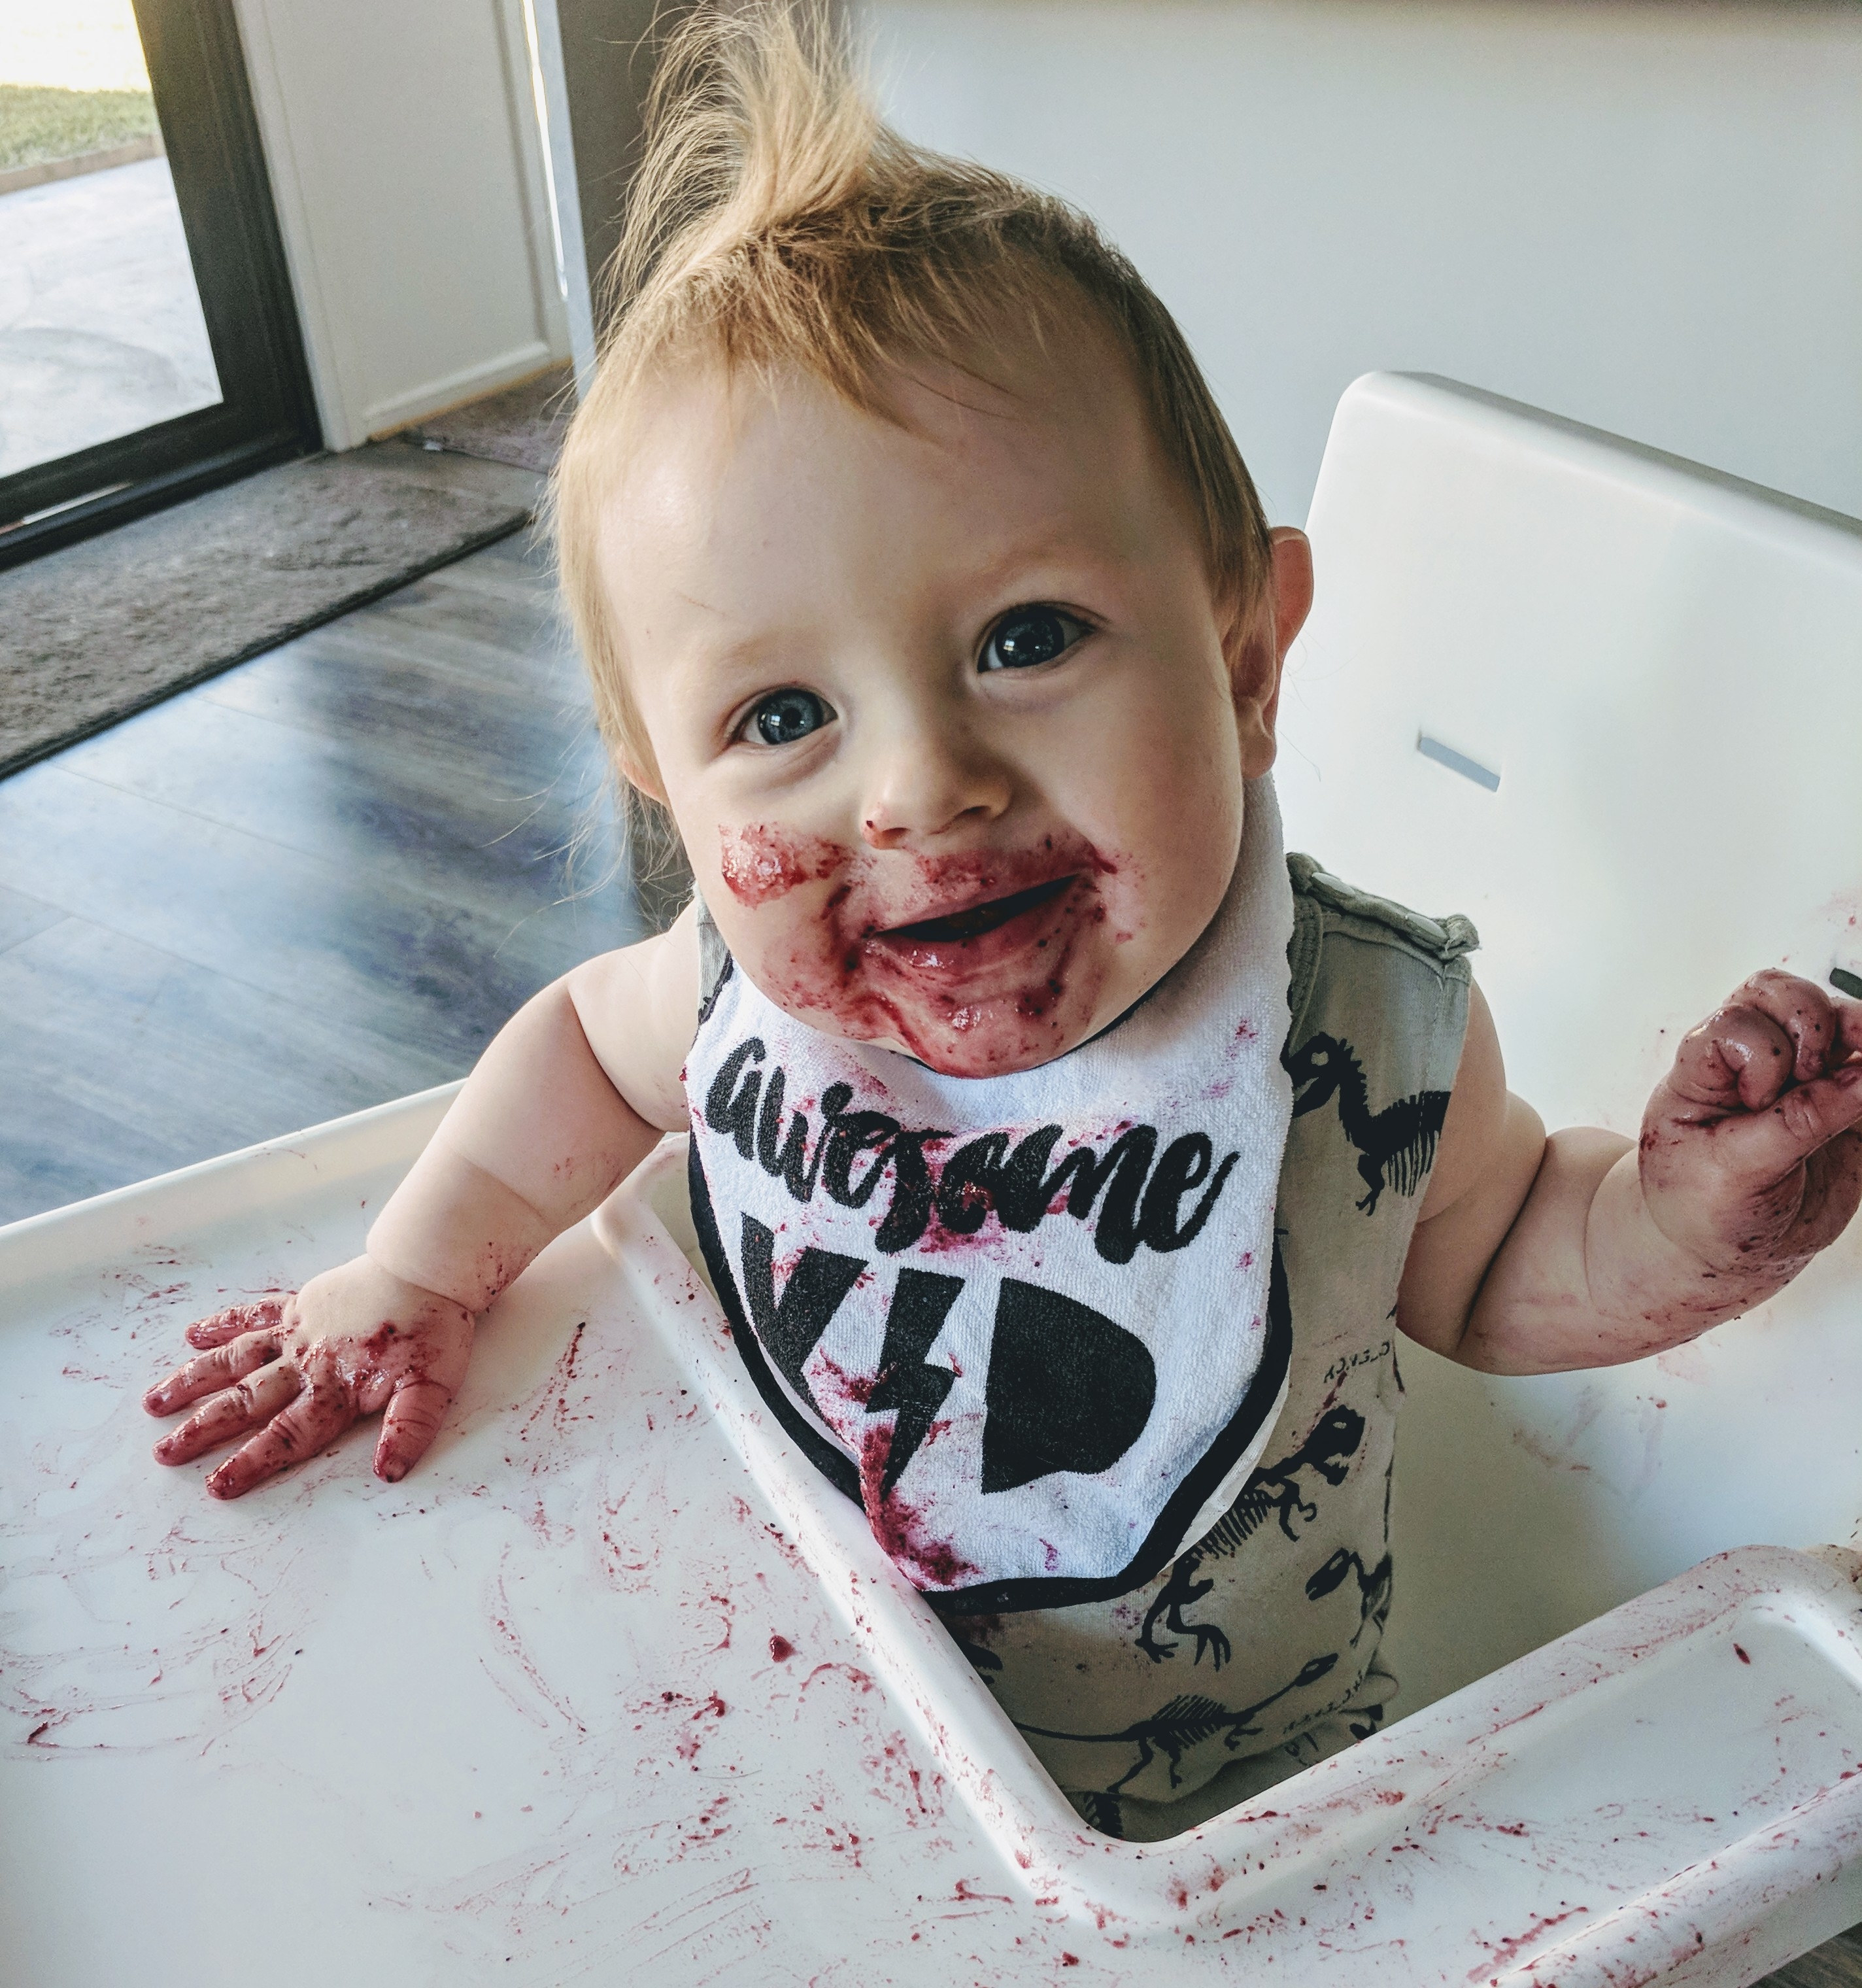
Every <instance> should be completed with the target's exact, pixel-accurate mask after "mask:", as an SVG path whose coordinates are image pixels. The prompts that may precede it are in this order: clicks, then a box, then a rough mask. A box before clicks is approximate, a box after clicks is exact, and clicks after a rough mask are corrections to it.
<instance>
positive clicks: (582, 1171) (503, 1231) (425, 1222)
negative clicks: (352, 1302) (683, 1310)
mask: <svg viewBox="0 0 1862 1988" xmlns="http://www.w3.org/2000/svg"><path fill="white" fill-rule="evenodd" d="M697 1015H698V945H697V938H696V929H695V926H694V922H693V915H692V914H691V912H689V911H688V912H687V913H686V914H685V915H684V917H683V918H681V920H680V921H679V922H678V925H675V926H674V928H672V930H671V931H669V932H667V933H666V934H665V935H664V936H663V937H661V938H656V939H649V940H647V942H645V943H644V945H637V946H630V947H628V948H626V949H625V950H624V951H623V952H610V953H604V954H603V955H602V956H601V957H600V958H598V959H593V960H590V961H589V962H586V964H585V965H582V966H579V967H577V968H576V969H575V970H574V971H573V972H571V973H569V974H567V975H565V976H564V977H563V979H560V980H559V981H557V982H555V984H554V985H553V986H549V987H546V988H545V989H543V991H542V993H540V994H539V995H537V996H536V997H535V998H534V999H532V1000H531V1001H530V1002H528V1003H527V1004H526V1005H525V1006H524V1007H522V1008H521V1009H519V1011H518V1013H516V1014H515V1016H512V1019H510V1021H509V1022H508V1023H506V1024H505V1026H504V1027H503V1028H502V1029H501V1030H500V1031H499V1032H498V1036H497V1038H496V1040H495V1041H493V1043H492V1045H491V1046H490V1047H489V1048H488V1050H486V1051H485V1054H484V1055H483V1057H481V1058H480V1059H479V1061H478V1067H476V1068H475V1070H473V1072H472V1073H471V1077H469V1078H468V1080H466V1085H465V1089H464V1090H462V1091H461V1093H460V1094H459V1097H458V1100H457V1101H456V1102H455V1104H454V1105H453V1107H452V1109H451V1111H448V1113H447V1114H446V1116H445V1117H444V1120H443V1121H441V1125H440V1128H439V1130H438V1131H437V1132H435V1133H434V1136H433V1138H432V1141H431V1143H430V1144H428V1146H427V1150H426V1151H425V1152H424V1153H423V1154H422V1155H421V1157H420V1158H419V1159H418V1160H417V1161H416V1162H415V1163H414V1168H413V1171H411V1173H410V1174H409V1175H407V1178H406V1179H405V1180H404V1182H402V1183H401V1185H400V1187H399V1188H397V1189H396V1190H395V1192H394V1196H393V1198H392V1199H390V1201H389V1202H388V1204H387V1206H386V1207H385V1208H384V1209H383V1210H382V1212H381V1214H380V1217H379V1219H377V1222H376V1224H375V1226H374V1228H373V1229H372V1230H371V1231H370V1234H369V1240H368V1253H369V1255H370V1257H371V1258H372V1259H373V1260H374V1261H375V1262H376V1263H378V1264H379V1265H380V1266H381V1267H382V1268H383V1269H384V1270H388V1271H390V1272H392V1273H394V1275H395V1276H399V1277H400V1278H403V1279H404V1280H406V1281H407V1282H408V1283H413V1284H417V1285H420V1286H423V1287H424V1289H426V1290H430V1291H435V1292H438V1293H441V1295H442V1296H444V1297H449V1298H451V1299H453V1300H455V1302H457V1303H459V1304H461V1305H462V1306H464V1307H465V1309H466V1310H468V1311H473V1312H478V1311H482V1310H484V1309H485V1307H486V1306H487V1305H488V1304H489V1303H491V1302H492V1299H493V1298H495V1297H496V1296H497V1295H498V1293H499V1292H500V1291H502V1290H503V1289H504V1287H505V1285H507V1284H508V1283H510V1282H511V1280H512V1279H513V1278H514V1277H515V1276H517V1275H518V1274H519V1272H520V1271H521V1270H522V1269H523V1268H524V1266H525V1265H526V1264H527V1263H529V1261H530V1260H531V1259H532V1257H534V1256H536V1254H537V1253H538V1252H539V1250H540V1249H542V1248H543V1247H544V1246H545V1245H546V1243H548V1242H551V1241H553V1239H555V1238H556V1236H559V1235H561V1234H562V1232H563V1230H564V1229H569V1228H571V1227H573V1226H574V1225H575V1224H576V1222H580V1220H581V1219H582V1218H583V1215H586V1214H588V1213H589V1212H590V1210H591V1209H594V1208H596V1207H598V1206H599V1205H600V1203H601V1202H603V1200H605V1199H607V1196H608V1195H609V1194H610V1193H611V1192H613V1188H614V1187H615V1185H616V1184H617V1182H619V1181H620V1180H621V1179H623V1178H624V1177H625V1176H626V1175H627V1174H629V1173H630V1172H631V1171H633V1169H634V1168H635V1167H636V1166H637V1165H639V1164H640V1161H641V1160H642V1159H643V1158H644V1157H645V1156H646V1155H647V1153H648V1152H649V1151H651V1149H652V1148H653V1146H654V1144H655V1143H656V1142H657V1141H658V1139H659V1138H660V1136H661V1134H662V1133H663V1132H666V1131H671V1130H673V1129H674V1128H676V1127H678V1126H680V1125H682V1124H684V1122H685V1105H684V1096H683V1094H682V1092H681V1089H680V1086H679V1067H680V1065H681V1063H682V1062H683V1061H684V1056H685V1052H686V1050H687V1049H688V1048H689V1047H690V1046H691V1037H692V1032H693V1026H694V1022H695V1020H696V1018H697Z"/></svg>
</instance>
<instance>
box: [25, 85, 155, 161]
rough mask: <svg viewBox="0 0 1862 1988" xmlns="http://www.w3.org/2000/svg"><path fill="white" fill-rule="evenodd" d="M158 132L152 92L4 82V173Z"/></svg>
mask: <svg viewBox="0 0 1862 1988" xmlns="http://www.w3.org/2000/svg"><path fill="white" fill-rule="evenodd" d="M156 130H157V125H156V122H155V100H154V97H152V96H150V94H149V93H148V92H147V90H52V89H49V88H47V87H45V86H41V85H39V84H37V83H0V171H4V170H5V168H6V167H8V166H36V165H42V164H45V163H46V161H49V160H52V159H72V158H76V157H78V156H79V154H83V153H85V152H101V151H104V150H107V149H108V148H109V147H111V146H113V145H127V144H128V143H129V142H130V140H131V139H132V138H140V137H150V136H153V135H154V132H155V131H156Z"/></svg>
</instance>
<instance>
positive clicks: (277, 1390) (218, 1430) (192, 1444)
mask: <svg viewBox="0 0 1862 1988" xmlns="http://www.w3.org/2000/svg"><path fill="white" fill-rule="evenodd" d="M303 1384H304V1383H303V1379H302V1376H301V1375H300V1374H299V1372H298V1371H297V1369H296V1368H295V1367H288V1366H286V1364H284V1362H283V1361H274V1362H273V1363H272V1364H271V1365H270V1366H269V1367H262V1368H260V1369H259V1371H258V1372H257V1373H256V1374H254V1375H253V1376H252V1378H250V1379H249V1380H245V1381H238V1382H236V1383H235V1384H234V1385H233V1386H232V1387H230V1388H226V1389H225V1391H223V1392H221V1393H220V1394H218V1395H215V1396H214V1397H213V1398H212V1399H211V1401H208V1403H207V1405H205V1406H204V1408H197V1409H196V1410H195V1411H194V1413H193V1414H192V1415H190V1416H189V1417H188V1419H187V1420H186V1421H185V1422H183V1423H182V1424H181V1427H180V1428H177V1429H171V1431H170V1432H168V1434H167V1435H165V1436H164V1437H163V1438H162V1439H161V1442H158V1443H157V1445H155V1460H156V1462H157V1463H191V1462H192V1461H193V1460H194V1458H195V1457H197V1456H201V1455H205V1453H206V1452H208V1450H210V1449H218V1448H219V1446H220V1445H221V1444H222V1443H224V1442H231V1441H232V1439H234V1437H235V1436H239V1435H245V1434H247V1433H248V1432H249V1431H251V1430H252V1429H255V1428H260V1427H262V1425H264V1424H265V1423H266V1422H269V1421H270V1420H271V1419H272V1417H273V1416H274V1415H276V1414H277V1413H278V1412H279V1410H280V1409H281V1408H285V1407H286V1406H288V1405H289V1403H290V1402H291V1401H293V1400H295V1399H296V1397H297V1395H298V1394H299V1391H300V1390H301V1389H302V1387H303Z"/></svg>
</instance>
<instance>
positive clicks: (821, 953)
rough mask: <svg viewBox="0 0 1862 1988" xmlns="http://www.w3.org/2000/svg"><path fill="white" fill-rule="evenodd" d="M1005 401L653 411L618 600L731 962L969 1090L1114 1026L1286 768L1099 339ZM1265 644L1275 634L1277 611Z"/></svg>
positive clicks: (704, 377) (964, 385) (608, 553)
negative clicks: (892, 415) (1267, 774)
mask: <svg viewBox="0 0 1862 1988" xmlns="http://www.w3.org/2000/svg"><path fill="white" fill-rule="evenodd" d="M1005 384H1006V387H1007V389H1008V391H1003V390H1002V389H999V388H995V387H985V386H983V385H981V384H978V382H976V381H975V380H972V379H968V378H966V377H964V376H963V375H961V374H958V372H956V371H955V370H952V369H948V368H931V367H926V368H924V369H920V370H918V372H917V377H916V378H915V379H914V380H903V379H902V380H901V381H900V383H899V386H898V390H897V402H898V405H899V407H900V409H901V412H902V413H903V414H904V417H905V418H906V421H907V422H908V423H909V424H910V425H909V426H908V427H897V426H894V425H892V424H889V423H887V422H884V421H879V420H877V419H874V418H870V417H869V416H867V415H865V414H860V413H859V412H857V411H855V410H853V408H851V407H848V406H847V404H845V403H843V401H840V400H839V399H838V398H837V397H835V396H834V395H833V394H831V393H830V392H829V391H827V390H826V388H823V387H819V386H817V385H816V384H814V383H813V381H810V380H800V379H796V380H790V381H787V382H786V383H783V384H779V386H778V387H777V388H776V390H775V391H774V392H773V393H770V392H767V391H764V390H763V389H762V388H761V387H758V386H756V385H755V384H750V383H748V382H745V383H742V384H737V385H735V386H731V385H727V384H726V383H725V381H724V380H722V378H721V377H720V375H719V374H718V372H716V371H715V370H711V369H708V368H705V369H700V368H694V369H693V370H691V371H689V372H688V373H687V374H684V375H683V376H681V377H678V378H676V379H674V380H671V381H670V382H668V383H667V384H664V385H662V386H661V387H657V388H656V389H655V390H654V396H653V398H652V401H651V404H650V405H649V407H647V410H646V411H645V414H644V418H643V420H642V422H641V424H640V427H639V428H637V430H636V431H635V436H634V448H633V451H632V454H631V455H630V467H629V469H628V471H627V475H626V477H625V478H624V480H623V484H622V486H621V488H620V491H619V492H618V494H617V496H616V498H615V499H614V500H613V502H612V503H611V505H610V508H609V509H608V511H607V514H606V515H605V516H604V519H603V546H602V564H603V577H604V580H605V582H606V583H607V586H608V587H609V589H610V593H611V596H612V598H613V601H614V603H615V605H616V609H617V620H618V627H619V631H620V637H621V640H622V644H623V650H624V653H625V657H626V666H627V670H628V672H629V681H630V685H632V687H633V688H634V694H635V695H636V697H637V699H638V702H639V705H640V712H641V715H642V718H643V719H644V722H645V725H646V727H647V734H648V736H649V737H650V738H651V740H652V742H653V747H654V752H655V754H656V756H657V759H658V762H659V772H660V779H661V785H662V786H663V789H664V796H665V798H666V800H667V803H668V804H669V805H670V806H671V810H672V813H673V814H674V818H675V819H676V820H677V821H678V825H679V828H680V831H681V834H682V835H683V837H684V841H685V845H686V847H687V850H688V852H689V853H690V855H691V861H692V866H693V868H694V871H695V872H696V874H697V877H698V885H699V888H700V890H701V891H702V892H703V894H704V896H705V902H706V904H708V906H709V907H710V908H711V911H712V913H713V915H714V917H715V919H716V921H717V924H718V928H719V930H720V931H721V935H722V936H723V938H724V939H725V942H726V944H727V945H728V946H729V948H730V949H731V952H732V956H733V957H734V958H735V960H736V961H737V962H738V966H739V968H740V969H741V970H742V971H743V972H747V973H748V974H749V975H750V977H751V979H752V980H753V981H754V982H755V983H756V985H757V986H759V988H761V989H762V991H763V992H765V994H767V995H768V996H769V997H770V998H771V999H772V1000H774V1001H775V1002H776V1003H777V1004H778V1005H779V1006H781V1007H782V1008H783V1009H786V1010H787V1011H788V1012H789V1013H791V1014H793V1015H796V1016H799V1018H801V1019H803V1020H805V1021H806V1022H808V1023H811V1024H813V1026H816V1027H817V1028H819V1029H824V1030H826V1031H828V1032H830V1033H834V1034H838V1035H841V1036H848V1037H851V1038H853V1039H854V1040H859V1041H863V1042H873V1043H881V1044H884V1045H885V1046H888V1047H891V1048H894V1049H898V1050H904V1051H905V1052H906V1053H908V1054H909V1055H911V1056H914V1057H917V1058H918V1059H919V1060H921V1061H922V1062H924V1063H928V1064H929V1065H930V1066H931V1067H932V1068H933V1069H935V1070H941V1071H945V1072H948V1073H952V1074H955V1075H961V1076H978V1077H980V1076H991V1075H996V1074H999V1073H1003V1072H1005V1071H1009V1070H1026V1069H1028V1068H1030V1067H1032V1066H1034V1065H1036V1064H1038V1063H1045V1062H1047V1061H1049V1060H1051V1059H1052V1058H1053V1057H1057V1056H1059V1055H1062V1054H1063V1053H1065V1052H1066V1050H1070V1049H1071V1048H1073V1046H1075V1045H1076V1044H1077V1043H1081V1042H1083V1041H1084V1040H1086V1038H1087V1037H1088V1036H1091V1035H1093V1034H1094V1033H1097V1031H1098V1030H1099V1029H1102V1028H1103V1027H1104V1026H1106V1025H1107V1023H1110V1021H1112V1020H1113V1019H1115V1018H1116V1017H1117V1016H1118V1015H1119V1014H1120V1013H1122V1012H1123V1011H1124V1009H1126V1008H1127V1007H1129V1006H1130V1005H1131V1003H1132V1002H1134V1001H1135V1000H1137V999H1138V997H1139V996H1141V995H1142V994H1143V993H1144V992H1145V991H1146V990H1147V989H1148V988H1150V987H1151V986H1153V985H1154V983H1155V982H1157V980H1158V979H1160V978H1161V976H1162V975H1164V974H1165V973H1166V972H1168V971H1169V969H1171V966H1173V965H1174V964H1175V963H1176V962H1177V961H1178V960H1179V959H1180V958H1181V957H1182V956H1183V955H1184V952H1187V951H1188V948H1189V947H1190V945H1191V944H1192V943H1193V942H1194V941H1195V938H1197V936H1198V934H1200V933H1201V931H1202V930H1203V928H1204V927H1205V925H1207V924H1208V921H1209V920H1210V918H1211V917H1212V916H1213V915H1214V914H1215V910H1216V908H1217V907H1218V904H1220V902H1221V901H1222V895H1223V893H1224V891H1225V888H1226V887H1227V884H1228V878H1229V875H1230V873H1231V871H1232V869H1233V867H1234V863H1235V854H1236V851H1237V849H1238V847H1239V838H1240V834H1241V826H1242V780H1243V777H1244V776H1245V775H1248V776H1252V775H1254V774H1257V773H1262V772H1264V771H1265V770H1266V767H1267V766H1268V765H1269V763H1270V762H1271V760H1272V700H1273V691H1274V686H1275V679H1276V674H1277V662H1278V656H1277V653H1276V644H1274V642H1273V641H1272V634H1271V630H1270V629H1269V630H1266V631H1264V630H1263V629H1262V628H1257V629H1256V630H1255V631H1254V632H1253V634H1252V636H1246V635H1234V634H1232V633H1231V631H1228V630H1227V629H1226V628H1225V627H1224V625H1223V620H1222V616H1221V614H1220V613H1219V611H1218V607H1217V605H1216V603H1215V601H1214V600H1213V599H1212V597H1211V591H1210V586H1209V582H1208V576H1207V575H1206V573H1205V571H1204V568H1203V561H1202V560H1201V556H1200V552H1199V547H1198V540H1197V536H1196V533H1195V529H1194V528H1193V526H1192V525H1191V521H1190V517H1189V513H1188V506H1187V503H1186V501H1185V499H1184V498H1183V497H1182V496H1181V494H1180V493H1179V492H1178V489H1177V486H1176V485H1175V483H1174V481H1173V480H1172V478H1171V476H1170V475H1169V473H1168V470H1167V468H1166V467H1165V465H1164V462H1163V461H1162V459H1161V456H1160V455H1159V454H1158V451H1157V447H1156V445H1155V443H1154V441H1153V440H1152V438H1151V433H1150V430H1149V427H1148V424H1147V422H1146V421H1145V418H1144V413H1143V410H1142V404H1141V401H1140V399H1139V397H1138V394H1137V391H1136V389H1135V388H1134V387H1133V386H1132V385H1131V384H1130V382H1129V381H1128V380H1127V378H1126V377H1125V376H1124V372H1123V370H1122V369H1121V368H1120V367H1119V366H1118V365H1117V363H1116V362H1115V361H1114V360H1113V359H1112V358H1111V357H1110V355H1109V354H1108V353H1105V352H1103V351H1101V350H1099V349H1098V347H1097V343H1096V342H1093V341H1088V340H1084V339H1083V340H1081V341H1080V349H1079V350H1077V351H1076V352H1074V353H1069V354H1067V355H1066V364H1065V366H1064V367H1058V366H1056V365H1055V364H1054V363H1052V362H1050V363H1049V366H1048V367H1046V368H1044V369H1043V370H1041V371H1039V372H1036V371H1034V370H1032V369H1031V368H1027V367H1025V368H1024V369H1022V373H1021V374H1019V375H1014V374H1012V375H1011V376H1010V377H1009V378H1008V379H1007V380H1006V382H1005ZM1264 619H1265V617H1264Z"/></svg>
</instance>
